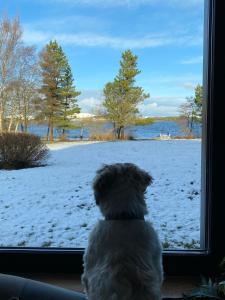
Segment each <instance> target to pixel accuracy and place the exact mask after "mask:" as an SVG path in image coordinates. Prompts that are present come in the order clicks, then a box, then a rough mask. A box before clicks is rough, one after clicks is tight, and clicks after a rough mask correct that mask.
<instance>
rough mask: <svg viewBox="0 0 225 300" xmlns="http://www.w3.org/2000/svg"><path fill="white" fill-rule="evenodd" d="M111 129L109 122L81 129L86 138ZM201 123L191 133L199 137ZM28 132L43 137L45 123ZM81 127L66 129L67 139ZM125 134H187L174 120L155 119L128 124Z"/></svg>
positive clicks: (75, 136) (74, 136)
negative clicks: (144, 123)
mask: <svg viewBox="0 0 225 300" xmlns="http://www.w3.org/2000/svg"><path fill="white" fill-rule="evenodd" d="M110 129H112V124H111V123H104V124H99V123H96V124H94V125H93V124H92V125H89V126H87V127H85V128H84V129H83V138H84V139H88V138H89V137H90V135H91V134H92V133H99V132H100V133H101V132H107V131H109V130H110ZM201 130H202V129H201V124H199V123H195V124H194V129H193V134H194V136H195V137H201ZM29 132H30V133H33V134H36V135H39V136H41V137H45V136H46V133H47V126H46V125H34V124H31V125H30V126H29ZM81 132H82V130H81V129H73V130H67V132H66V133H67V137H68V138H69V139H80V136H81ZM125 133H126V134H129V135H132V136H133V137H134V138H135V139H152V138H157V137H159V136H160V134H166V135H167V134H170V135H171V137H175V136H176V137H181V136H185V135H187V134H186V132H185V130H183V128H182V126H181V125H180V124H179V123H178V122H175V121H156V122H155V123H153V124H148V125H142V126H135V125H134V126H129V127H128V128H126V130H125ZM60 134H61V132H60V131H59V130H57V129H55V130H54V136H55V138H57V137H59V135H60Z"/></svg>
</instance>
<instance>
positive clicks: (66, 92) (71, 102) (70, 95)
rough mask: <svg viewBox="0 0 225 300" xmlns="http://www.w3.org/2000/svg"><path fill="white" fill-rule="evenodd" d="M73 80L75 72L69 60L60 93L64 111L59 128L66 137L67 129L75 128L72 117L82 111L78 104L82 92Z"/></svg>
mask: <svg viewBox="0 0 225 300" xmlns="http://www.w3.org/2000/svg"><path fill="white" fill-rule="evenodd" d="M73 82H74V79H73V74H72V71H71V68H70V65H69V62H68V61H67V64H66V68H65V72H64V74H63V77H62V82H61V84H62V89H61V94H60V95H61V98H62V105H63V112H62V116H61V118H60V120H59V122H58V125H57V127H58V128H60V129H62V135H63V137H65V133H66V130H68V129H72V128H74V126H73V124H72V122H71V117H72V116H73V115H74V114H75V113H79V112H80V108H79V106H78V105H77V97H78V96H79V95H80V94H81V93H80V92H79V91H77V90H76V88H75V86H74V85H73Z"/></svg>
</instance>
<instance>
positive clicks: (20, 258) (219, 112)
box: [1, 1, 225, 274]
mask: <svg viewBox="0 0 225 300" xmlns="http://www.w3.org/2000/svg"><path fill="white" fill-rule="evenodd" d="M215 2H216V1H206V5H205V7H206V8H205V10H206V18H205V31H206V38H205V69H204V83H205V95H206V98H207V100H208V101H207V109H206V107H205V112H206V111H207V114H205V118H206V120H205V123H204V124H205V125H206V127H205V128H203V132H204V137H203V139H204V145H203V155H202V157H203V168H202V169H203V176H202V180H203V185H202V187H203V190H204V191H203V197H202V199H203V203H202V206H201V207H202V218H201V219H202V227H201V228H202V230H201V234H202V239H201V241H202V246H203V248H204V249H203V250H196V251H192V252H187V251H165V254H164V264H165V271H166V272H168V273H169V272H170V273H175V274H178V273H179V272H180V273H188V272H189V273H194V272H197V273H198V272H199V270H201V271H202V270H203V271H204V270H206V271H209V270H210V268H212V266H213V265H212V263H215V262H218V260H219V259H220V257H222V256H223V255H224V254H225V246H224V245H223V242H222V241H221V239H222V238H221V237H223V228H224V211H225V209H224V201H223V191H222V187H223V172H224V158H223V153H224V150H225V149H224V148H225V145H224V143H223V141H222V139H221V136H223V123H224V113H223V112H224V111H225V110H224V104H223V101H222V99H221V97H220V95H222V92H223V89H222V88H223V80H222V76H223V75H222V74H223V70H224V65H225V58H224V57H223V53H225V51H224V50H225V49H224V48H225V45H224V44H223V42H222V41H223V32H222V28H224V25H225V24H224V18H223V13H222V12H223V11H224V3H223V2H222V1H217V2H216V5H215ZM81 257H82V250H81V249H76V250H72V249H63V251H62V250H60V249H52V250H51V249H33V250H30V249H29V250H26V249H21V250H18V249H1V260H2V265H3V266H4V268H5V269H10V268H11V269H13V268H14V269H20V268H21V267H22V266H23V263H24V261H26V262H29V263H30V268H31V270H32V269H33V270H34V269H35V268H36V269H39V270H43V266H45V267H46V268H47V269H48V270H49V271H50V270H54V271H55V270H57V271H59V270H60V269H61V270H66V269H67V270H68V269H70V270H71V271H72V272H74V270H76V271H77V272H79V271H80V270H81ZM6 258H7V259H8V261H9V258H10V261H11V262H12V265H11V264H10V266H7V264H6V263H4V261H6ZM56 260H57V267H56V265H55V261H56ZM73 262H74V264H73ZM71 264H72V265H73V267H72V268H71ZM193 268H194V270H193ZM23 270H24V269H23ZM211 270H212V269H211Z"/></svg>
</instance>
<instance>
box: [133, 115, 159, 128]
mask: <svg viewBox="0 0 225 300" xmlns="http://www.w3.org/2000/svg"><path fill="white" fill-rule="evenodd" d="M154 122H155V120H154V118H150V117H149V118H138V119H136V120H135V123H134V125H135V126H144V125H149V124H153V123H154Z"/></svg>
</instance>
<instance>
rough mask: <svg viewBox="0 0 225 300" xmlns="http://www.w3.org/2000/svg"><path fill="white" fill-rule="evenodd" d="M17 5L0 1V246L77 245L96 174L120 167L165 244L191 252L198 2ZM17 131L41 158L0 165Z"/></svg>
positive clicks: (197, 160) (194, 241)
mask: <svg viewBox="0 0 225 300" xmlns="http://www.w3.org/2000/svg"><path fill="white" fill-rule="evenodd" d="M19 2H20V3H19ZM19 2H18V1H16V0H12V1H10V3H9V2H8V1H6V0H3V1H1V5H0V9H1V12H2V14H1V15H0V116H1V117H0V222H1V232H0V246H1V247H35V248H39V247H42V248H46V247H50V248H51V247H57V248H58V247H59V248H84V247H86V245H87V241H88V235H89V233H90V231H91V230H92V228H93V226H94V224H95V223H96V222H97V221H98V220H99V219H102V218H103V217H102V215H101V213H100V211H99V208H98V207H97V206H96V204H95V200H94V194H93V190H92V182H93V178H94V176H95V174H96V171H97V170H98V169H99V168H100V167H101V166H102V165H103V164H111V163H117V162H130V163H134V164H136V165H138V166H139V167H141V168H142V169H144V170H146V171H147V172H149V173H150V174H151V175H152V177H153V179H154V180H153V184H152V185H151V186H150V187H148V189H147V192H146V195H145V198H146V203H147V208H148V214H147V215H146V216H145V219H146V220H150V221H151V222H152V223H153V225H154V227H155V229H156V231H157V233H158V234H159V237H160V239H161V241H162V245H163V248H164V249H179V250H180V249H188V250H193V249H200V229H201V228H200V211H201V145H202V142H201V137H202V113H203V112H202V103H203V101H204V99H203V96H202V68H203V67H202V65H203V10H204V3H203V1H201V0H199V1H192V0H190V1H178V0H171V1H157V0H156V1H151V0H143V1H138V0H137V1H136V0H133V1H131V0H127V1H123V0H113V1H111V0H104V1H102V0H90V1H89V0H86V1H83V0H81V1H76V0H75V1H69V0H68V1H63V0H58V1H49V2H46V1H42V0H34V1H32V3H29V1H19ZM3 12H4V13H3ZM18 12H19V18H18ZM37 12H40V13H37ZM13 35H14V44H12V43H11V44H10V37H13ZM10 47H11V48H10ZM7 53H8V56H7ZM21 132H23V133H24V134H25V135H29V134H33V135H36V136H38V137H40V138H41V143H42V144H43V147H47V149H48V151H49V155H48V156H47V157H46V159H43V160H40V164H38V165H37V164H36V165H34V166H32V167H30V166H29V167H28V166H24V165H22V166H21V165H20V167H18V166H17V167H15V166H14V165H13V164H15V160H16V161H18V160H20V158H21V157H22V155H23V154H24V152H25V149H26V147H28V148H29V147H30V145H28V146H27V145H26V144H23V146H22V149H23V151H21V150H20V153H19V154H18V156H17V159H15V158H13V157H9V160H10V159H11V160H12V164H11V163H10V168H9V167H6V166H8V161H7V164H6V163H5V162H4V155H3V154H2V153H3V150H2V149H3V148H4V147H5V146H4V145H3V144H2V142H1V135H3V133H4V134H9V135H10V134H11V135H12V134H14V135H19V134H21ZM14 139H15V136H14ZM21 141H22V139H21ZM9 143H13V139H12V140H10V141H9ZM28 143H29V142H28ZM45 145H46V146H45ZM9 147H10V149H12V146H11V144H9ZM4 149H5V148H4ZM17 149H18V147H15V152H16V151H18V150H17ZM29 149H30V148H29ZM6 152H7V155H8V156H10V155H9V151H6ZM28 152H29V151H28ZM30 152H31V151H30ZM30 152H29V155H31V154H30ZM25 156H26V155H25ZM18 157H19V158H18ZM26 157H27V156H26ZM21 159H22V158H21Z"/></svg>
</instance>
